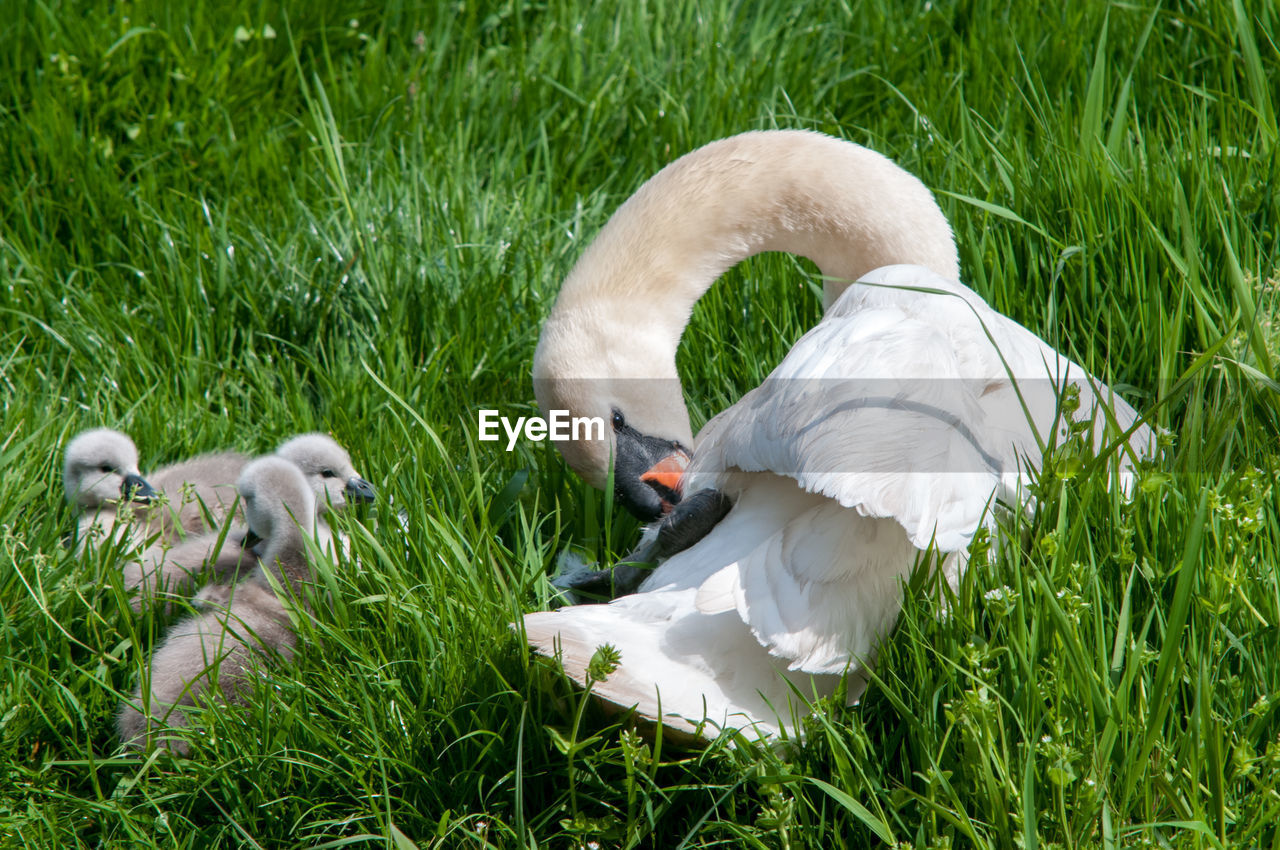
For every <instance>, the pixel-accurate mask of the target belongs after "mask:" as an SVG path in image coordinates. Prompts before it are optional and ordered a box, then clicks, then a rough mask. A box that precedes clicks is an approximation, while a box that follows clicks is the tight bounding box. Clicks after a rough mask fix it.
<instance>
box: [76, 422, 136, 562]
mask: <svg viewBox="0 0 1280 850" xmlns="http://www.w3.org/2000/svg"><path fill="white" fill-rule="evenodd" d="M62 486H63V489H64V490H65V491H66V495H67V501H68V502H70V503H71V504H72V505H73V506H74V507H76V508H78V509H79V510H80V512H81V516H80V519H79V520H78V528H77V534H76V547H77V549H83V548H84V546H85V544H86V542H87V541H88V540H90V539H91V538H92V537H93V536H94V528H95V526H97V527H98V528H99V529H100V530H101V532H102V533H103V534H105V535H106V536H108V537H110V536H112V535H113V534H114V533H115V526H116V522H117V520H119V519H123V518H125V515H126V514H127V515H128V521H129V522H132V521H133V511H121V507H122V505H131V506H132V507H134V508H137V509H139V511H140V513H142V514H145V512H146V511H145V510H143V509H145V508H146V507H147V506H148V505H150V504H151V503H152V501H153V500H154V499H155V497H156V491H155V489H154V488H153V487H152V485H151V484H150V483H148V482H147V480H146V479H144V478H143V477H142V474H141V473H140V472H139V471H138V449H137V447H136V446H135V445H134V443H133V440H131V439H129V437H128V436H127V435H125V434H123V433H121V432H120V431H115V430H112V429H110V428H95V429H93V430H90V431H84V432H82V433H80V434H77V435H76V436H75V438H74V439H72V441H71V442H70V443H68V444H67V449H66V452H65V457H64V462H63V468H62ZM130 534H131V535H132V534H133V528H132V527H130ZM134 542H140V541H137V540H135V541H134Z"/></svg>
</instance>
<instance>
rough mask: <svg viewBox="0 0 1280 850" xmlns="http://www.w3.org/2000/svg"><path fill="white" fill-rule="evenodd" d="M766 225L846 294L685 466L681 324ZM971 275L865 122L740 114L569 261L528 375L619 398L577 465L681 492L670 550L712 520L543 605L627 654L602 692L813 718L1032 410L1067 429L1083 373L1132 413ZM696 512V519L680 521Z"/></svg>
mask: <svg viewBox="0 0 1280 850" xmlns="http://www.w3.org/2000/svg"><path fill="white" fill-rule="evenodd" d="M762 251H789V252H793V253H797V254H801V255H803V256H805V257H808V258H809V259H811V260H813V261H814V262H815V263H817V265H818V267H819V268H820V269H821V271H822V273H823V274H824V275H825V276H826V278H827V280H826V292H825V295H826V302H827V305H828V309H827V311H826V314H825V316H824V317H823V320H822V321H821V322H820V323H819V324H818V325H817V326H816V327H815V328H813V329H812V330H811V331H810V332H809V333H808V334H806V335H805V336H804V337H803V338H802V339H801V340H800V341H799V342H798V343H796V345H795V347H794V348H793V349H792V350H791V352H790V353H789V354H788V355H787V357H786V358H785V359H784V361H783V362H782V363H781V364H780V365H779V366H778V368H777V369H776V370H775V371H774V372H773V373H772V374H771V375H770V376H769V378H768V379H767V380H766V381H765V382H764V383H763V384H762V385H761V386H760V387H758V388H757V389H755V390H753V391H752V392H750V393H748V394H747V395H746V396H745V397H743V398H742V399H741V400H740V401H739V402H738V403H737V404H735V405H733V406H732V407H731V408H729V409H728V410H726V411H724V412H723V413H721V414H720V415H719V416H717V417H716V418H715V419H713V420H712V421H711V422H709V423H708V424H707V426H706V427H705V428H704V429H703V430H702V432H701V433H700V434H699V437H698V442H697V444H696V451H695V452H694V454H693V460H692V463H691V465H690V466H689V467H688V469H687V470H686V471H685V472H684V474H683V475H680V471H681V470H682V469H684V466H685V464H686V463H688V462H689V458H688V451H687V447H688V446H690V445H692V444H693V443H692V440H691V435H690V429H689V423H688V414H687V411H686V408H685V404H684V399H683V394H682V390H681V387H680V383H679V379H678V377H677V374H676V368H675V351H676V347H677V345H678V343H679V340H680V336H681V334H682V333H683V330H684V327H685V324H686V323H687V321H688V318H689V315H690V311H691V310H692V308H693V305H694V303H695V302H696V301H697V299H698V298H699V297H700V296H701V295H702V293H703V292H704V291H705V290H706V289H707V288H708V287H709V286H710V285H711V284H712V283H713V282H714V281H715V280H716V278H718V277H719V276H720V275H721V274H722V273H723V272H724V271H725V270H727V269H728V268H729V267H731V266H733V265H734V264H736V263H737V262H739V261H740V260H742V259H744V258H746V257H749V256H751V255H753V254H756V253H759V252H762ZM897 263H915V264H918V265H912V266H902V265H899V266H893V265H892V264H897ZM886 266H888V267H887V268H884V267H886ZM873 270H876V271H874V272H873ZM957 277H958V268H957V261H956V251H955V245H954V241H953V239H952V236H951V230H950V227H949V225H948V224H947V222H946V219H945V217H944V216H943V214H942V212H941V210H940V209H939V208H938V207H937V204H936V203H935V202H934V200H933V197H932V195H931V194H930V193H929V191H928V190H927V189H926V188H925V187H924V186H923V184H921V183H920V181H919V180H917V179H916V178H915V177H913V176H911V175H910V174H908V173H907V172H905V171H903V170H902V169H901V168H899V167H897V166H896V165H894V164H893V163H892V162H891V161H889V160H888V159H886V158H885V157H883V156H881V155H879V154H877V153H874V152H872V151H869V150H866V149H865V148H861V147H859V146H857V145H854V144H851V143H848V142H843V141H839V140H836V139H832V138H829V137H826V136H822V135H818V134H814V133H807V132H791V131H778V132H758V133H746V134H743V135H740V136H736V137H733V138H730V139H726V140H722V141H719V142H715V143H712V144H709V145H707V146H705V147H703V148H701V149H699V150H697V151H694V152H693V153H691V154H689V155H687V156H685V157H683V158H681V159H680V160H677V161H676V162H674V163H672V164H671V165H669V166H668V167H666V168H665V169H663V170H662V171H661V172H660V173H659V174H658V175H656V176H655V177H653V178H652V179H651V180H650V181H648V182H647V183H646V184H645V185H644V186H643V187H641V189H640V190H639V191H638V192H636V194H635V195H634V196H633V197H632V198H630V199H629V200H628V201H627V202H626V203H625V204H623V206H622V207H621V208H619V210H618V211H617V212H616V213H615V214H614V216H613V218H612V219H611V220H610V221H609V223H608V224H607V225H606V227H605V228H604V230H602V231H601V232H600V234H599V235H598V236H597V237H596V239H595V241H594V243H593V244H592V245H591V246H590V247H589V248H588V249H587V251H586V252H585V253H584V254H583V256H582V258H581V259H580V260H579V262H578V264H577V265H576V266H575V267H574V269H573V271H572V272H571V273H570V275H569V277H568V278H567V279H566V281H565V283H564V286H563V288H562V290H561V293H560V296H559V298H558V300H557V301H556V305H555V308H554V309H553V311H552V313H551V316H550V317H549V318H548V319H547V322H546V324H545V326H544V328H543V332H542V337H541V339H540V341H539V344H538V349H537V353H536V355H535V358H534V384H535V391H536V393H537V396H538V401H539V404H540V406H541V407H542V408H543V410H544V411H550V410H554V409H565V410H568V411H569V412H570V414H571V415H573V416H603V417H607V420H608V421H612V423H613V433H612V434H610V435H608V438H607V439H606V440H603V441H594V442H588V441H581V442H561V443H558V444H557V445H558V446H559V448H560V449H561V452H562V453H563V454H564V457H565V459H566V461H568V463H569V464H570V466H572V467H573V468H574V469H575V470H576V471H577V472H578V473H579V474H581V475H582V476H583V477H584V478H586V479H587V480H588V481H589V482H591V483H593V484H595V485H596V486H602V485H603V483H604V482H605V480H606V478H607V475H608V473H609V470H610V458H611V457H612V458H615V459H616V460H615V463H614V465H613V472H614V476H615V486H616V489H617V495H618V498H619V500H620V501H622V503H623V504H624V505H626V506H627V507H629V508H630V509H631V510H632V511H633V512H634V513H636V514H637V515H638V516H640V517H641V518H642V519H655V518H657V517H659V516H662V515H663V514H664V512H667V511H670V513H668V514H667V515H666V516H665V517H664V518H663V519H662V522H661V523H659V525H658V537H659V542H661V540H662V537H663V535H664V534H668V533H669V532H675V533H672V534H670V535H669V536H670V537H671V539H672V540H674V541H675V545H673V546H669V547H667V548H666V549H665V553H668V554H669V553H670V552H671V551H674V550H678V549H679V548H681V547H683V546H686V545H688V544H689V543H690V542H691V541H692V540H696V541H697V542H695V543H694V544H693V545H691V546H688V548H685V549H684V550H683V551H680V552H678V554H674V555H673V556H671V557H669V559H668V560H666V561H665V563H663V564H661V566H659V567H658V568H657V569H656V570H655V571H654V572H653V573H652V575H650V576H649V577H648V578H647V579H646V580H645V581H644V583H643V585H641V588H640V591H641V592H639V593H636V594H634V595H630V596H625V597H623V598H620V599H617V600H615V601H614V602H612V603H610V604H608V605H594V606H575V607H570V608H564V609H561V610H559V611H556V612H540V613H534V614H529V615H527V616H526V617H525V618H524V629H525V632H526V635H527V637H528V640H529V642H530V643H531V645H532V646H533V647H534V648H535V649H536V650H537V651H539V652H541V653H544V654H547V655H551V654H556V653H559V654H560V655H561V657H562V661H563V665H564V669H565V671H566V672H567V673H568V674H569V675H570V676H572V677H573V678H574V679H576V680H577V681H578V682H580V683H581V682H583V681H585V678H586V672H585V671H586V667H587V664H588V662H589V661H590V659H591V657H592V654H593V653H594V651H595V650H596V649H597V647H599V646H600V645H602V644H606V643H608V644H611V645H613V646H614V647H615V648H616V649H618V650H619V651H620V653H621V662H620V665H619V666H618V668H617V669H616V670H615V671H614V672H613V673H612V674H611V675H610V676H609V677H608V678H607V679H606V680H604V681H599V682H596V683H595V684H594V685H593V693H595V694H596V695H598V696H600V697H602V698H603V699H605V700H608V701H610V702H612V703H615V704H617V705H619V706H622V707H631V706H635V707H636V708H637V710H638V712H639V713H640V715H642V716H643V717H644V718H647V719H650V720H653V719H658V718H661V720H662V721H663V722H664V723H665V724H666V725H667V726H668V727H670V728H676V729H679V730H682V731H685V732H694V731H696V730H699V729H700V728H701V727H700V724H702V722H703V721H704V719H705V720H706V721H709V723H710V728H711V729H714V728H715V727H724V726H733V727H742V728H743V729H744V731H745V732H746V733H747V734H750V735H766V734H771V733H776V732H778V731H779V730H780V729H782V728H788V729H792V730H794V729H795V721H796V719H797V718H798V717H800V716H802V715H803V714H804V713H805V712H806V711H807V710H808V709H807V706H806V700H807V699H811V698H812V697H814V696H825V695H828V694H831V693H832V692H833V691H834V690H835V687H836V684H837V682H838V680H839V676H840V675H841V674H843V673H845V672H847V671H857V670H859V668H860V667H861V666H862V665H864V664H866V663H869V662H870V661H871V660H872V659H873V656H874V652H875V648H876V645H877V642H878V641H879V640H880V639H881V638H882V637H883V636H884V635H885V634H886V633H887V631H888V630H889V628H890V627H891V626H892V624H893V622H894V620H895V619H896V617H897V614H898V610H899V608H900V594H901V590H900V587H901V584H900V581H901V579H902V578H903V577H905V576H906V575H908V573H909V571H910V570H911V569H912V567H913V565H914V564H915V563H916V562H917V560H918V559H919V557H920V555H921V553H922V552H923V551H925V550H926V549H928V548H929V546H930V544H931V542H932V544H933V545H934V546H935V547H936V551H937V552H938V554H939V557H940V559H941V561H942V563H941V567H942V569H943V570H944V571H945V572H946V574H947V575H948V576H949V577H951V578H954V577H955V576H956V575H957V574H958V573H959V571H960V570H961V569H962V568H963V566H964V561H965V557H966V552H965V550H966V546H967V544H968V542H969V541H970V539H971V537H972V535H973V533H974V532H975V531H976V530H977V528H978V527H979V526H980V525H981V524H982V523H983V522H984V521H985V520H986V519H987V518H989V517H990V510H991V508H992V506H993V503H994V502H995V500H996V499H998V498H999V499H1005V500H1009V501H1010V502H1011V503H1015V504H1016V503H1017V500H1018V499H1019V498H1021V495H1020V493H1019V491H1018V488H1019V485H1020V483H1021V482H1022V476H1023V474H1025V473H1026V472H1027V471H1028V469H1029V468H1030V467H1033V466H1035V465H1036V464H1037V463H1038V462H1039V461H1040V459H1041V449H1040V443H1039V442H1038V441H1037V436H1036V434H1037V432H1038V433H1039V435H1040V437H1041V438H1042V439H1045V440H1050V441H1052V439H1053V438H1054V434H1055V433H1057V434H1060V433H1061V431H1062V428H1061V427H1060V426H1061V425H1062V423H1061V422H1058V421H1056V420H1055V416H1056V413H1057V401H1058V392H1059V390H1060V389H1061V388H1062V386H1063V385H1064V383H1069V384H1071V385H1073V386H1074V387H1075V390H1072V391H1071V392H1077V391H1078V392H1079V394H1080V401H1081V404H1080V409H1081V411H1083V412H1084V415H1086V416H1089V415H1096V417H1097V421H1096V422H1095V425H1094V427H1093V429H1092V436H1093V439H1094V443H1095V445H1096V446H1101V445H1103V443H1104V442H1105V440H1106V439H1108V438H1109V437H1112V436H1114V435H1115V434H1116V433H1118V431H1119V430H1123V429H1128V428H1130V427H1131V426H1133V425H1134V422H1135V421H1136V414H1135V412H1134V411H1133V409H1132V408H1131V407H1129V405H1127V404H1126V403H1125V402H1124V401H1122V400H1120V399H1118V398H1114V397H1112V395H1111V394H1110V392H1109V391H1108V390H1107V388H1106V387H1104V386H1101V385H1100V384H1097V383H1091V379H1090V378H1089V376H1088V374H1087V373H1086V372H1085V371H1084V369H1083V368H1081V367H1080V366H1078V365H1076V364H1074V363H1071V362H1070V361H1069V360H1067V359H1066V358H1064V357H1062V356H1061V355H1059V354H1058V353H1056V352H1055V351H1053V350H1052V349H1051V348H1050V347H1049V346H1048V345H1046V344H1045V343H1044V342H1043V341H1041V340H1040V339H1039V338H1037V337H1036V336H1035V335H1033V334H1032V333H1031V332H1030V331H1028V330H1026V329H1025V328H1023V327H1022V326H1020V325H1018V324H1017V323H1015V322H1013V321H1012V320H1010V319H1008V318H1006V317H1004V316H1001V315H1000V314H998V313H996V312H995V311H993V310H991V309H990V307H988V306H987V304H986V303H985V302H983V301H982V299H981V298H979V297H978V296H977V295H976V294H975V293H974V292H972V291H971V290H969V289H968V288H967V287H965V286H963V285H962V284H960V283H958V282H956V278H957ZM859 279H861V280H862V281H864V282H865V284H866V285H857V286H852V287H851V286H850V283H851V282H852V281H857V280H859ZM922 290H927V291H922ZM1015 385H1016V389H1015ZM1095 389H1096V393H1095ZM1019 392H1021V393H1022V398H1021V399H1019ZM1099 398H1101V399H1103V400H1105V401H1106V402H1107V403H1108V409H1109V410H1110V411H1111V413H1110V414H1107V413H1106V412H1105V411H1103V410H1101V406H1100V405H1099V404H1098V399H1099ZM1024 403H1025V404H1026V405H1027V409H1028V410H1029V412H1030V414H1031V422H1032V423H1034V427H1033V426H1032V425H1031V424H1029V423H1028V419H1027V417H1026V415H1025V414H1024V411H1023V406H1022V405H1023V404H1024ZM1077 415H1079V414H1077ZM1108 416H1110V417H1111V422H1110V425H1111V426H1112V427H1107V424H1108V423H1106V422H1104V421H1103V420H1104V419H1106V418H1107V417H1108ZM1152 444H1153V434H1152V432H1151V431H1150V429H1148V428H1146V427H1145V426H1138V427H1136V428H1135V429H1134V431H1133V433H1132V434H1131V435H1130V438H1129V446H1126V447H1125V449H1126V458H1125V459H1124V463H1125V464H1128V463H1129V462H1130V461H1131V460H1132V457H1131V455H1130V454H1129V452H1128V449H1129V448H1130V447H1132V448H1134V449H1137V450H1140V451H1144V452H1145V451H1150V450H1151V447H1152ZM704 488H709V489H704ZM714 491H719V492H720V493H722V494H724V495H725V496H727V497H728V498H729V500H730V501H731V502H732V508H731V509H730V510H728V513H727V515H725V516H724V518H723V520H721V521H720V522H719V524H718V525H714V527H713V528H711V529H710V531H709V533H706V532H707V529H708V528H709V527H710V526H711V524H712V523H714V522H715V520H716V519H718V518H719V516H720V514H721V513H722V512H723V510H724V507H725V504H724V502H723V500H722V499H719V497H716V498H713V499H709V500H708V499H704V498H703V497H704V496H706V495H707V493H709V492H710V493H714ZM682 492H683V494H684V501H682V502H680V504H677V505H676V506H675V508H674V510H672V507H671V506H672V503H673V502H676V501H677V500H679V499H680V497H681V493H682ZM686 506H688V509H686ZM708 511H710V513H709V520H708V518H707V516H708V514H707V512H708ZM690 523H691V524H692V526H693V528H694V529H695V532H696V533H694V534H692V535H688V534H683V533H680V526H681V525H687V524H690ZM704 533H705V536H702V537H701V539H697V538H698V537H699V535H702V534H704ZM793 688H794V690H795V691H798V692H799V693H800V694H801V695H803V696H804V697H805V698H806V699H805V700H798V699H796V698H795V695H794V693H793ZM851 690H853V689H852V688H851Z"/></svg>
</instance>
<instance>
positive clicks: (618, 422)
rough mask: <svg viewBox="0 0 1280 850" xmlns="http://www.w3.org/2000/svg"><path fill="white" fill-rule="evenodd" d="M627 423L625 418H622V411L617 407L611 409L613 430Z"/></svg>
mask: <svg viewBox="0 0 1280 850" xmlns="http://www.w3.org/2000/svg"><path fill="white" fill-rule="evenodd" d="M626 424H627V420H626V419H623V418H622V411H621V410H618V408H616V407H615V408H614V409H613V430H615V431H617V430H618V429H620V428H622V427H623V426H625V425H626Z"/></svg>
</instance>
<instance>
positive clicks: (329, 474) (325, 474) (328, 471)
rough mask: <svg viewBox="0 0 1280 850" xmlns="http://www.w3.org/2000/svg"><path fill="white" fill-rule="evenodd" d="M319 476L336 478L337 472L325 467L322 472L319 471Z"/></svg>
mask: <svg viewBox="0 0 1280 850" xmlns="http://www.w3.org/2000/svg"><path fill="white" fill-rule="evenodd" d="M320 477H321V478H337V477H338V473H336V472H334V471H333V470H332V469H326V470H325V471H324V472H321V473H320Z"/></svg>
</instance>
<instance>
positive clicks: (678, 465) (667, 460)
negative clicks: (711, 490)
mask: <svg viewBox="0 0 1280 850" xmlns="http://www.w3.org/2000/svg"><path fill="white" fill-rule="evenodd" d="M688 466H689V455H688V454H687V453H686V452H684V451H682V450H680V449H677V450H676V451H674V452H672V453H671V454H669V455H667V456H666V457H664V458H663V459H662V460H660V461H658V462H657V463H655V464H654V465H653V466H651V467H649V468H648V469H647V470H645V472H644V474H643V475H641V476H640V480H641V481H643V482H645V483H646V484H648V485H649V486H651V487H652V486H653V485H655V484H656V485H659V486H661V487H662V488H664V489H666V490H669V491H671V492H672V493H677V494H678V493H679V492H680V483H681V482H680V479H681V478H682V477H683V476H684V471H685V469H686V468H687V467H688Z"/></svg>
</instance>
